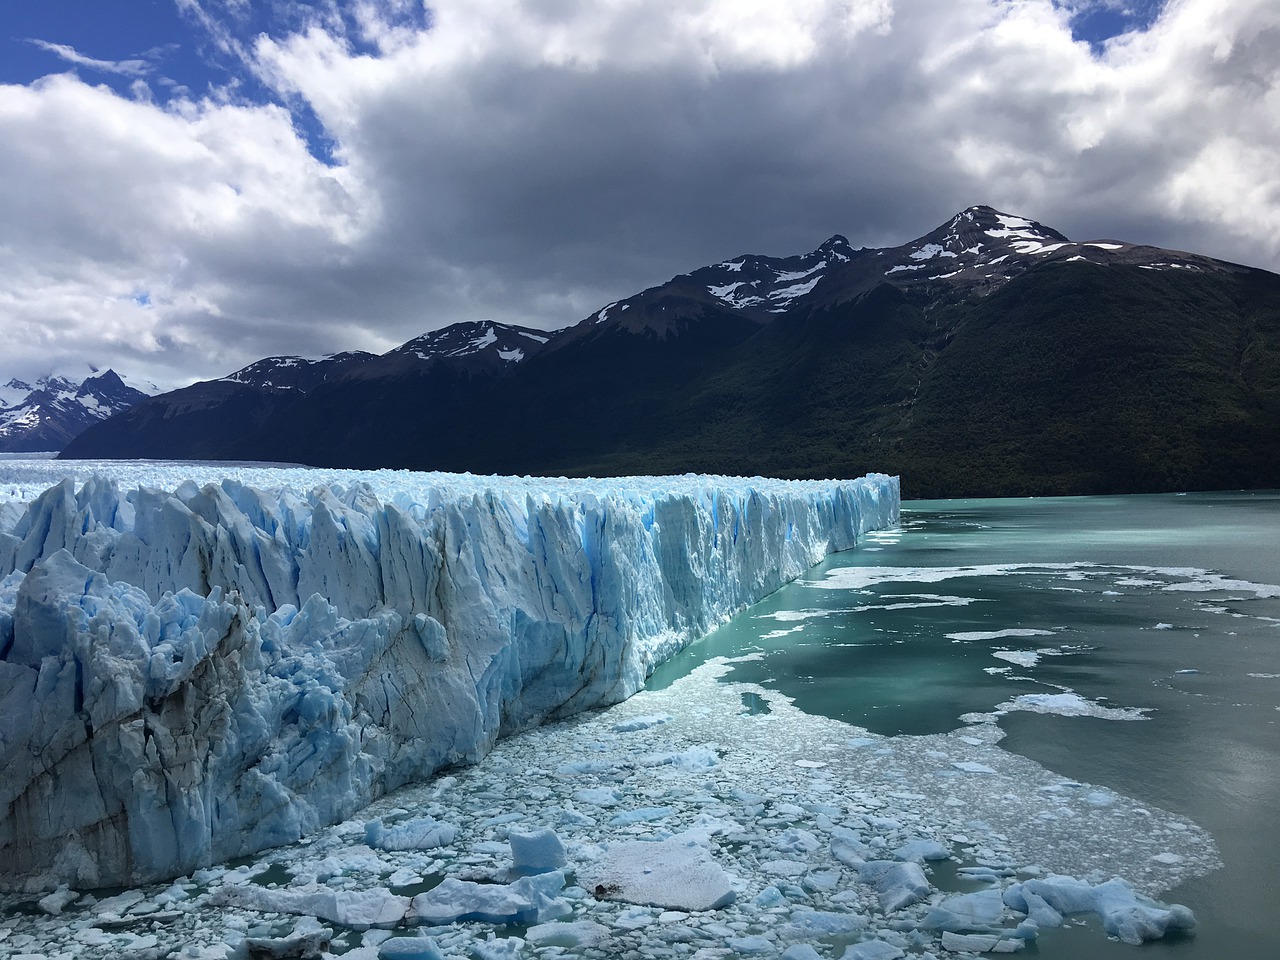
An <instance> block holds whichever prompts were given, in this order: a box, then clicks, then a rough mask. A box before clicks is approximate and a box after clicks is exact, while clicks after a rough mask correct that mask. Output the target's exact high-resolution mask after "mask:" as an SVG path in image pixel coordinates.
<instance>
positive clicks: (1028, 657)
mask: <svg viewBox="0 0 1280 960" xmlns="http://www.w3.org/2000/svg"><path fill="white" fill-rule="evenodd" d="M991 655H992V656H993V657H995V658H996V659H998V660H1007V661H1009V662H1010V663H1016V664H1017V665H1018V666H1020V667H1034V666H1035V665H1036V664H1037V663H1039V662H1040V654H1039V653H1037V652H1036V651H1034V650H992V651H991Z"/></svg>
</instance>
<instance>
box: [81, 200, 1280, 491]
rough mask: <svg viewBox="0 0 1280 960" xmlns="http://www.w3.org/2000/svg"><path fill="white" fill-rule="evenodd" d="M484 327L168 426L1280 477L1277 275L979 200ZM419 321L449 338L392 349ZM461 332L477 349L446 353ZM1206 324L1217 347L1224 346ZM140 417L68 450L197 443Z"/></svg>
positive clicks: (922, 466)
mask: <svg viewBox="0 0 1280 960" xmlns="http://www.w3.org/2000/svg"><path fill="white" fill-rule="evenodd" d="M1192 305H1194V306H1192ZM1100 317H1105V318H1106V322H1105V323H1103V322H1102V321H1100V319H1099V318H1100ZM1033 320H1034V323H1033V322H1032V321H1033ZM484 323H492V322H491V321H484V322H480V325H475V324H473V325H471V326H469V327H468V326H466V325H454V326H451V327H446V328H443V329H442V330H438V331H433V332H432V333H429V334H424V335H423V337H421V338H415V340H414V341H410V342H409V344H405V345H402V346H401V347H399V348H396V351H390V352H389V353H388V354H385V355H383V357H381V358H374V359H371V360H365V361H364V362H362V363H358V364H354V365H353V366H352V367H351V368H350V369H348V370H346V371H343V372H341V373H338V374H337V375H335V376H332V377H327V378H324V379H323V380H322V381H321V382H319V383H318V384H316V385H315V386H314V387H313V388H312V389H310V390H308V391H307V392H305V393H300V392H299V391H296V390H295V391H283V392H280V393H278V394H274V395H271V396H272V397H273V399H271V400H270V401H269V402H266V401H264V402H259V403H258V404H257V405H256V406H254V407H253V409H252V410H249V409H245V410H243V411H241V412H239V413H237V414H236V417H239V418H240V423H239V425H238V428H237V429H236V430H235V432H234V436H228V435H227V431H226V429H225V428H223V429H222V433H221V434H219V433H218V429H217V428H216V427H215V428H204V427H202V428H201V429H199V430H191V431H188V434H189V437H190V438H199V440H200V441H201V443H202V444H203V445H202V446H201V447H200V455H201V456H204V457H214V458H224V459H283V460H289V461H292V462H303V463H314V464H316V465H325V466H353V467H376V466H387V467H404V468H415V469H443V470H453V471H470V472H475V473H508V474H512V473H514V474H521V473H549V474H553V475H555V474H564V475H617V474H622V473H657V472H673V473H684V472H687V471H690V470H694V471H700V472H712V473H737V474H765V475H776V476H783V477H789V476H794V477H813V476H838V475H844V476H850V475H860V474H861V473H865V472H868V471H871V470H877V471H885V472H891V473H900V474H902V475H903V483H904V490H906V491H907V495H908V496H948V495H978V494H984V495H996V494H1008V493H1024V492H1025V493H1037V494H1048V493H1095V492H1140V491H1147V490H1159V489H1206V488H1212V487H1213V486H1220V485H1223V484H1225V485H1228V486H1230V485H1252V486H1256V485H1259V484H1261V485H1276V486H1280V466H1278V467H1274V468H1272V467H1268V466H1267V463H1268V461H1267V457H1270V456H1271V455H1272V454H1273V453H1274V454H1275V456H1274V460H1275V462H1276V463H1280V436H1278V434H1280V277H1277V276H1276V275H1274V274H1270V273H1267V272H1266V271H1261V270H1256V269H1254V268H1249V267H1244V266H1240V265H1236V264H1230V263H1226V262H1224V261H1218V260H1214V259H1212V258H1209V257H1205V256H1202V255H1199V254H1194V253H1183V252H1180V251H1170V250H1163V249H1160V248H1156V247H1151V246H1147V245H1143V244H1133V243H1128V242H1123V241H1115V240H1091V241H1083V242H1075V241H1071V240H1069V239H1068V238H1067V237H1066V236H1065V235H1063V234H1061V233H1059V232H1058V231H1056V230H1054V229H1052V228H1050V227H1047V226H1044V225H1043V224H1040V223H1038V222H1036V221H1034V220H1030V219H1027V218H1023V217H1016V216H1013V215H1010V214H1005V213H1001V212H1000V211H998V210H995V209H994V208H991V207H987V206H975V207H970V208H968V209H966V210H963V211H961V212H960V213H959V214H957V215H955V216H954V217H952V218H951V219H950V220H948V221H946V222H945V223H943V224H941V225H940V226H938V227H937V228H935V229H934V230H931V231H930V232H928V233H926V234H924V235H923V236H921V237H919V238H916V239H915V240H912V241H909V242H908V243H905V244H900V245H898V246H896V247H888V248H881V249H868V248H862V249H857V250H855V249H853V247H852V245H851V244H849V242H848V240H847V239H846V238H845V237H843V236H842V235H840V234H835V235H833V236H832V237H831V238H830V239H828V240H827V241H824V243H822V244H820V245H819V246H818V247H816V248H815V249H813V250H812V251H810V252H808V253H804V254H799V255H794V256H790V257H770V256H763V255H739V256H736V257H731V258H729V259H726V260H722V261H719V262H717V263H714V264H709V265H707V266H704V267H699V268H696V269H694V270H692V271H690V272H688V273H684V274H679V275H677V276H675V277H673V278H671V279H670V280H668V281H667V282H666V283H663V284H659V285H657V286H654V287H650V288H647V289H645V290H642V291H640V292H639V293H637V294H635V295H633V296H631V297H628V298H624V299H622V300H618V301H614V302H612V303H610V304H607V305H606V306H604V307H602V308H600V309H599V310H597V311H595V312H594V313H592V314H591V315H589V316H588V317H586V318H585V319H583V320H582V321H580V322H579V323H577V324H575V325H573V326H571V327H567V328H564V329H562V330H560V331H558V332H556V333H554V334H549V333H548V332H547V331H532V332H530V331H529V330H528V328H516V327H512V326H511V325H496V326H494V327H492V328H483V324H484ZM521 330H524V331H525V332H524V333H523V334H521V333H520V331H521ZM1189 330H1198V331H1199V334H1198V338H1197V337H1189V336H1188V335H1187V331H1189ZM500 331H501V334H502V337H507V339H505V340H503V341H502V344H499V342H498V341H499V339H500V338H499V332H500ZM511 331H515V332H511ZM1086 331H1087V335H1086ZM510 337H523V339H522V340H518V341H517V340H511V339H510ZM537 338H544V339H545V342H537V343H535V342H534V340H536V339H537ZM419 341H421V342H422V343H423V344H431V343H439V344H443V345H446V346H450V347H451V349H444V348H443V347H442V348H441V349H438V350H436V352H434V353H432V354H431V357H430V358H429V361H427V360H422V358H416V361H418V362H415V363H411V362H409V358H410V356H411V355H412V354H413V353H414V349H411V348H410V344H413V343H416V342H419ZM481 341H483V342H484V343H485V344H486V345H487V346H488V347H490V348H491V349H490V353H489V354H488V355H487V359H486V360H485V361H484V362H483V363H479V362H477V361H475V360H474V359H468V358H467V357H466V356H465V355H459V356H451V355H450V353H451V352H454V353H456V351H457V350H459V349H465V347H466V345H467V344H475V343H479V342H481ZM1206 343H1208V344H1221V343H1226V344H1231V345H1232V347H1231V350H1235V351H1236V352H1237V353H1239V354H1240V356H1239V357H1238V358H1237V361H1238V362H1235V361H1232V360H1231V358H1230V357H1228V356H1227V354H1226V353H1222V351H1221V350H1218V349H1217V347H1216V346H1215V347H1214V348H1213V349H1210V348H1208V347H1206V346H1205V344H1206ZM513 344H515V346H513ZM522 344H523V345H528V347H529V349H528V350H527V351H525V350H524V349H523V348H522V346H521V345H522ZM1065 344H1070V345H1071V346H1070V350H1069V351H1068V350H1067V349H1066V347H1065V346H1064V345H1065ZM504 345H505V346H504ZM502 349H505V350H506V351H507V352H508V353H510V354H511V355H512V356H514V352H513V351H514V350H516V349H520V357H519V360H518V362H508V361H503V362H498V360H496V359H494V358H495V356H497V355H498V353H499V352H500V350H502ZM1231 350H1228V351H1227V353H1230V352H1231ZM397 351H398V353H397ZM392 354H395V355H396V358H398V359H394V360H388V359H387V358H388V357H389V356H391V355H392ZM1046 358H1052V362H1049V360H1047V359H1046ZM1210 359H1211V360H1212V362H1210ZM1233 363H1234V365H1233ZM422 364H425V365H422ZM251 366H252V365H251ZM1028 370H1034V371H1036V377H1037V378H1038V379H1036V378H1032V379H1028V376H1027V375H1026V371H1028ZM1242 371H1244V372H1242ZM1193 373H1194V374H1195V375H1194V376H1193V375H1192V374H1193ZM1197 377H1198V378H1199V379H1197ZM966 378H969V379H966ZM1125 378H1128V379H1127V380H1126V379H1125ZM1011 384H1017V385H1018V387H1017V389H1016V390H1014V389H1013V388H1012V387H1011V386H1010V385H1011ZM1170 384H1173V385H1176V390H1174V391H1173V392H1172V393H1171V392H1170V390H1169V389H1166V388H1167V387H1168V385H1170ZM242 386H243V385H242ZM944 386H945V389H944ZM258 389H260V390H261V389H265V388H258ZM1090 391H1091V392H1092V401H1091V396H1090ZM264 396H266V394H264ZM1170 396H1173V397H1174V398H1175V399H1180V401H1181V402H1182V403H1183V404H1184V405H1185V407H1186V409H1185V410H1183V411H1181V416H1179V415H1178V411H1177V410H1176V409H1175V408H1176V404H1175V405H1174V406H1170V402H1169V397H1170ZM242 399H243V398H242ZM1093 401H1096V403H1097V404H1101V405H1103V406H1104V407H1109V408H1110V409H1114V410H1116V411H1121V412H1122V413H1123V417H1120V418H1119V419H1117V417H1111V418H1110V419H1108V417H1107V416H1105V415H1104V414H1105V410H1104V411H1103V412H1102V413H1099V412H1098V411H1097V410H1095V409H1093V407H1092V406H1091V405H1090V404H1091V402H1093ZM169 402H170V401H166V400H164V398H156V399H154V400H152V401H150V402H149V403H150V405H163V404H164V403H169ZM221 402H223V403H227V402H230V401H229V400H227V399H224V400H223V401H221ZM147 406H148V404H143V405H142V406H141V407H139V408H138V409H140V410H141V409H144V408H146V407H147ZM214 406H216V404H215V405H214ZM226 409H227V410H230V408H226ZM1150 409H1158V410H1160V411H1161V419H1159V420H1153V419H1152V417H1151V416H1149V415H1148V413H1147V412H1144V411H1148V410H1150ZM1117 416H1119V414H1118V415H1117ZM130 417H133V419H134V421H135V422H133V423H130V422H129V420H130ZM236 417H232V418H230V419H232V420H235V419H236ZM1070 417H1073V418H1074V426H1073V424H1072V423H1069V422H1064V421H1065V420H1066V419H1068V418H1070ZM1124 417H1127V418H1128V419H1127V420H1125V419H1123V418H1124ZM1206 418H1208V419H1206ZM1135 424H1143V425H1144V427H1143V429H1144V430H1145V431H1146V432H1145V433H1141V432H1140V433H1139V434H1137V435H1135V434H1134V431H1133V427H1134V425H1135ZM1191 425H1196V426H1195V430H1194V431H1193V430H1192V429H1191ZM148 429H149V428H148V427H147V426H146V425H145V424H143V423H141V422H138V421H137V416H136V414H135V413H133V412H131V413H129V414H125V415H122V416H118V417H116V418H113V419H112V420H108V421H105V422H104V423H103V424H101V425H98V426H95V427H94V428H92V429H90V430H88V431H86V433H85V434H84V435H82V437H81V438H80V439H78V440H77V441H76V442H75V443H73V444H72V445H70V446H69V447H68V449H67V451H65V452H64V455H66V456H99V455H103V454H105V453H107V452H109V451H112V450H115V451H117V453H116V455H121V454H120V453H119V452H118V451H120V450H122V449H126V448H127V449H130V450H132V451H135V452H133V453H132V454H131V455H144V456H157V455H158V456H175V455H179V456H191V455H194V454H195V444H194V443H193V442H192V439H189V440H188V441H185V443H186V445H185V446H184V445H183V443H182V442H179V443H176V445H175V443H174V441H173V440H172V439H170V440H167V441H166V442H165V443H160V444H157V443H153V442H151V441H149V440H148V437H147V431H148ZM210 430H211V431H212V432H210ZM1117 437H1125V438H1127V439H1126V440H1125V442H1124V443H1122V444H1119V445H1118V446H1117V441H1116V438H1117ZM1046 438H1056V439H1054V440H1053V443H1052V444H1050V443H1048V441H1047V440H1046ZM152 439H154V438H152ZM962 441H963V442H962ZM130 444H132V445H133V446H129V445H130ZM1102 449H1106V450H1111V451H1112V454H1111V455H1110V460H1111V461H1112V462H1111V463H1110V465H1108V463H1106V462H1099V460H1098V457H1097V456H1096V455H1095V452H1094V451H1096V450H1102ZM144 450H145V451H146V452H143V451H144ZM1160 451H1163V454H1159V452H1160ZM1158 454H1159V455H1162V456H1164V458H1165V460H1164V462H1163V463H1160V462H1157V460H1158V459H1159V456H1158ZM1174 464H1176V465H1177V467H1176V469H1175V468H1174V467H1173V466H1171V465H1174ZM1002 471H1003V474H1002ZM1206 485H1209V486H1206Z"/></svg>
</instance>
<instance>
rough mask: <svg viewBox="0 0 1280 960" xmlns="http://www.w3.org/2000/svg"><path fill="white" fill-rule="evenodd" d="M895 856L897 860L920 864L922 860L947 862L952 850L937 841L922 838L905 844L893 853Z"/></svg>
mask: <svg viewBox="0 0 1280 960" xmlns="http://www.w3.org/2000/svg"><path fill="white" fill-rule="evenodd" d="M893 856H894V859H895V860H914V861H915V862H917V863H919V862H920V861H922V860H946V859H947V858H948V857H950V856H951V850H950V848H948V847H946V846H944V845H943V844H941V843H939V842H938V841H937V840H929V839H924V838H922V839H919V840H910V841H908V842H907V843H904V844H903V845H902V846H900V847H898V848H897V849H896V850H894V851H893Z"/></svg>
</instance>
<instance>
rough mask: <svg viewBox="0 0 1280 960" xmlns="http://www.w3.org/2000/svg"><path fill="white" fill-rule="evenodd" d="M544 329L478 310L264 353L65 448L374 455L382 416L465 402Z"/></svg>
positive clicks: (251, 456)
mask: <svg viewBox="0 0 1280 960" xmlns="http://www.w3.org/2000/svg"><path fill="white" fill-rule="evenodd" d="M549 337H550V334H548V333H546V332H545V331H541V330H533V329H528V328H524V327H517V326H513V325H510V324H503V323H496V322H494V321H488V320H485V321H473V322H467V323H458V324H454V325H453V326H450V327H446V328H445V329H443V330H438V331H433V332H431V333H426V334H423V335H422V336H420V337H416V338H414V339H413V340H410V341H408V342H407V343H404V344H401V345H400V346H398V347H396V348H395V349H393V350H390V351H388V352H387V353H384V354H381V355H378V354H373V353H365V352H361V351H354V352H346V353H336V354H330V355H328V356H325V357H321V358H319V359H308V358H305V357H294V356H283V357H267V358H265V359H263V360H258V361H256V362H254V363H251V364H249V365H248V366H246V367H243V368H241V369H240V370H237V371H235V372H234V373H231V374H229V375H227V376H225V377H221V378H219V379H217V380H205V381H201V382H199V383H195V384H192V385H191V386H189V387H184V388H182V389H181V390H175V391H173V392H171V393H166V394H161V395H160V396H156V397H151V398H149V399H148V400H146V401H145V402H143V403H140V404H138V405H137V406H136V407H135V408H133V409H131V410H129V411H128V412H127V413H125V414H123V415H121V416H118V417H115V418H113V419H111V420H110V421H108V422H105V423H103V424H101V425H100V427H99V428H98V429H97V430H95V431H94V432H93V433H92V434H91V435H90V436H87V437H81V438H78V439H77V442H75V443H73V444H71V445H70V446H69V447H68V448H67V449H66V450H64V451H63V456H65V457H68V458H85V457H90V458H92V457H128V458H148V457H149V458H175V459H190V460H206V459H209V460H288V461H296V462H307V463H330V462H342V463H343V464H344V465H348V464H351V463H353V462H359V463H360V465H362V466H379V465H382V463H381V462H380V459H379V457H378V455H377V444H378V443H380V442H381V438H383V437H384V435H385V433H386V431H387V429H388V428H389V425H392V424H395V423H397V422H399V420H400V419H401V418H408V419H410V420H418V419H420V418H421V417H422V415H423V412H424V411H430V410H432V409H434V408H436V407H438V406H439V405H441V404H453V403H462V402H464V401H465V400H466V399H467V397H468V395H469V393H470V391H472V390H480V389H482V388H483V386H484V385H485V384H487V383H489V382H490V381H492V380H494V379H496V378H498V377H500V376H502V375H503V374H505V373H506V372H507V370H508V369H509V368H511V367H513V366H515V365H516V364H518V363H520V362H521V361H522V360H523V359H524V358H525V357H526V355H532V354H534V353H536V352H537V351H538V350H539V349H540V348H541V347H542V345H543V344H545V343H546V341H547V340H548V338H549ZM392 395H394V397H395V399H394V401H393V402H387V398H388V397H389V396H392ZM335 451H339V452H340V453H339V454H338V457H337V459H335ZM353 458H359V460H358V461H353Z"/></svg>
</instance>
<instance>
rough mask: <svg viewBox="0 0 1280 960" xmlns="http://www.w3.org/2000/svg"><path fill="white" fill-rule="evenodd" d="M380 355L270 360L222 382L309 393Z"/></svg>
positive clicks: (356, 352)
mask: <svg viewBox="0 0 1280 960" xmlns="http://www.w3.org/2000/svg"><path fill="white" fill-rule="evenodd" d="M375 356H377V354H373V353H365V352H364V351H363V350H354V351H346V352H343V353H330V354H328V355H326V356H323V357H320V358H318V359H312V358H310V357H266V358H264V359H262V360H255V361H254V362H253V363H251V364H249V365H248V366H247V367H241V368H240V369H239V370H237V371H236V372H235V373H232V374H229V375H227V376H225V377H223V378H222V379H223V380H224V381H226V382H228V383H243V384H247V385H249V386H255V387H268V388H272V389H276V390H300V391H302V392H304V393H305V392H306V391H307V390H310V389H311V388H312V387H314V386H316V385H317V384H319V383H323V382H324V381H325V380H328V379H330V378H331V377H335V376H338V375H339V374H342V373H345V372H346V371H347V370H349V369H351V368H353V367H357V366H359V365H360V364H362V363H364V362H365V361H366V360H372V359H373V358H374V357H375Z"/></svg>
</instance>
